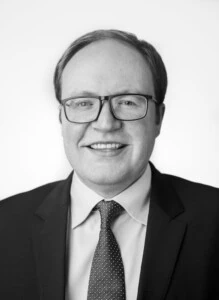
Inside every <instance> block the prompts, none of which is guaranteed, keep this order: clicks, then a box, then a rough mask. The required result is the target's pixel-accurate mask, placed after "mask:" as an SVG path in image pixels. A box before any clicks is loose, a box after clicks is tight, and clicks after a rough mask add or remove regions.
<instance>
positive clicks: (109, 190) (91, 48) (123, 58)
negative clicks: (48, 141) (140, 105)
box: [61, 39, 162, 197]
mask: <svg viewBox="0 0 219 300" xmlns="http://www.w3.org/2000/svg"><path fill="white" fill-rule="evenodd" d="M121 93H139V94H149V95H152V96H155V92H154V86H153V80H152V74H151V71H150V69H149V67H148V66H147V63H146V62H145V60H144V58H143V57H142V56H141V54H140V53H138V52H137V51H136V50H135V49H133V48H132V47H130V46H129V45H126V44H123V43H121V42H118V41H116V40H112V39H109V40H103V41H98V42H94V43H92V44H90V45H88V46H86V47H85V48H83V49H82V50H80V51H79V52H77V53H76V55H75V56H73V57H72V59H71V60H70V61H69V62H68V64H67V65H66V67H65V69H64V71H63V75H62V99H66V98H69V97H73V96H87V95H91V94H92V95H97V96H98V95H101V96H104V95H113V94H121ZM148 105H149V107H148V112H147V116H146V117H145V118H144V119H141V120H136V121H120V120H116V119H115V118H114V117H113V116H112V114H111V112H110V109H109V103H108V102H105V103H104V106H103V108H102V111H101V113H100V115H99V118H98V120H96V121H93V122H91V123H87V124H77V123H70V122H68V120H67V119H66V118H65V115H64V111H63V109H62V112H61V120H62V135H63V140H64V147H65V152H66V155H67V158H68V160H69V162H70V164H71V166H72V167H73V169H74V170H75V172H76V173H77V174H78V176H79V177H80V178H81V180H82V181H83V182H84V183H85V184H86V185H88V186H89V187H90V188H91V189H93V190H95V191H96V192H97V193H98V194H100V195H101V196H103V197H113V196H114V195H116V194H118V193H120V192H121V191H123V190H124V189H126V188H127V187H128V186H129V185H131V184H132V183H133V182H135V181H136V180H137V179H138V178H139V177H140V176H141V175H142V174H143V172H144V170H145V168H146V166H147V163H148V160H149V157H150V155H151V152H152V150H153V146H154V142H155V138H156V137H157V136H158V135H159V131H160V126H161V121H162V107H161V108H160V115H161V117H160V120H157V119H156V111H155V110H156V108H155V103H154V102H152V101H149V102H148ZM117 146H118V148H117Z"/></svg>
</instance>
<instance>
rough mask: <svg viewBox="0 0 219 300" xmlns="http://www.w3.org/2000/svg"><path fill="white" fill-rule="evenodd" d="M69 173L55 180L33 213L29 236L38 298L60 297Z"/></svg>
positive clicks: (58, 299)
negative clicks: (37, 286)
mask: <svg viewBox="0 0 219 300" xmlns="http://www.w3.org/2000/svg"><path fill="white" fill-rule="evenodd" d="M71 180H72V174H70V176H69V177H68V178H67V179H66V180H65V181H61V182H59V183H58V184H57V185H56V186H55V188H54V189H53V190H52V191H51V192H50V194H49V195H48V196H47V197H46V198H45V199H44V201H43V203H42V204H41V205H40V207H38V209H37V211H36V212H35V214H34V216H33V223H32V240H33V250H34V256H35V262H36V272H37V277H38V283H39V291H40V296H41V298H40V299H41V300H50V299H53V300H63V299H64V293H65V279H66V278H65V277H66V267H65V265H66V237H67V236H66V232H67V219H68V218H67V216H68V206H69V203H70V185H71Z"/></svg>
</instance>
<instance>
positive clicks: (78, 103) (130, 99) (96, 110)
mask: <svg viewBox="0 0 219 300" xmlns="http://www.w3.org/2000/svg"><path fill="white" fill-rule="evenodd" d="M149 100H152V101H154V102H155V103H156V104H158V101H157V100H156V99H155V98H154V97H153V96H151V95H142V94H119V95H112V96H96V97H93V96H81V97H80V96H79V97H71V98H67V99H64V100H62V101H61V105H62V106H63V107H64V112H65V116H66V118H67V120H68V121H69V122H72V123H89V122H93V121H96V120H97V119H98V117H99V115H100V113H101V110H102V107H103V103H104V102H105V101H108V102H109V107H110V111H111V113H112V115H113V117H114V118H115V119H117V120H122V121H135V120H139V119H143V118H144V117H145V116H146V114H147V110H148V101H149Z"/></svg>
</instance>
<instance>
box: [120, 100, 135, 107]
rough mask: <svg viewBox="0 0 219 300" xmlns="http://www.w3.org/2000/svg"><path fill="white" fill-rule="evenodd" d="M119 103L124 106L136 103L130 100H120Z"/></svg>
mask: <svg viewBox="0 0 219 300" xmlns="http://www.w3.org/2000/svg"><path fill="white" fill-rule="evenodd" d="M119 104H120V105H125V106H135V105H136V103H135V102H133V101H131V100H120V101H119Z"/></svg>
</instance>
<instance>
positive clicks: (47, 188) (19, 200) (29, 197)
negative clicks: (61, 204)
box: [0, 180, 64, 213]
mask: <svg viewBox="0 0 219 300" xmlns="http://www.w3.org/2000/svg"><path fill="white" fill-rule="evenodd" d="M62 181H64V180H60V181H55V182H50V183H47V184H45V185H42V186H39V187H37V188H34V189H32V190H29V191H26V192H23V193H19V194H16V195H13V196H10V197H8V198H6V199H3V200H1V201H0V213H1V212H6V211H11V212H14V213H15V212H19V211H23V210H27V211H30V210H31V208H32V209H33V210H34V209H35V208H36V207H38V206H39V205H40V204H41V202H42V201H43V199H44V198H45V197H46V196H47V195H48V194H49V193H50V192H51V191H52V190H53V189H54V188H55V187H56V186H57V185H58V184H59V183H60V182H62Z"/></svg>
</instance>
